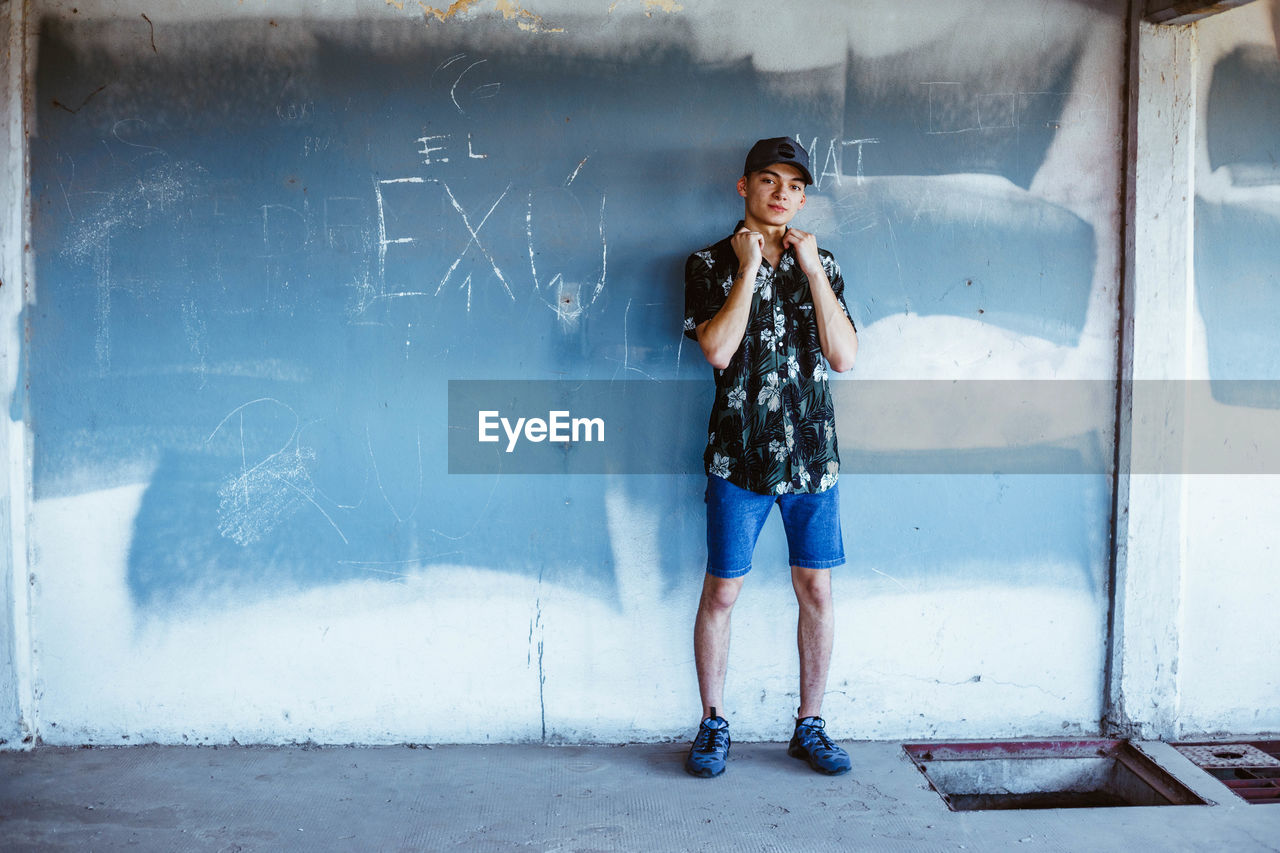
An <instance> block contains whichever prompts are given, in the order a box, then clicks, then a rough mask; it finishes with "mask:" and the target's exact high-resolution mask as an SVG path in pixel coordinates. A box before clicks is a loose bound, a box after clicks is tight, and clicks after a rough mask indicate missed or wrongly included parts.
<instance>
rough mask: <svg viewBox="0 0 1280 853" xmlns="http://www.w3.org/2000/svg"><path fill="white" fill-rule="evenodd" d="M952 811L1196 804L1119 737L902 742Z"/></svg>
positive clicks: (1184, 789) (1178, 784) (1186, 791)
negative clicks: (1108, 738) (1105, 738)
mask: <svg viewBox="0 0 1280 853" xmlns="http://www.w3.org/2000/svg"><path fill="white" fill-rule="evenodd" d="M904 749H906V751H907V755H909V756H910V757H911V760H912V761H913V762H915V765H916V767H918V768H919V769H920V771H921V772H923V773H924V774H925V776H926V778H928V780H929V784H930V785H932V786H933V789H934V790H935V791H937V792H938V793H939V794H941V795H942V799H943V800H944V801H945V802H946V804H947V807H948V808H950V809H951V810H952V811H977V810H982V809H1071V808H1098V807H1115V806H1190V805H1204V804H1205V801H1204V800H1202V799H1201V798H1200V797H1197V796H1196V795H1195V794H1193V793H1192V792H1191V790H1190V789H1188V788H1187V787H1186V786H1185V785H1183V784H1182V783H1181V782H1179V781H1178V780H1177V779H1175V778H1174V777H1173V776H1171V775H1170V774H1169V773H1167V772H1166V771H1164V770H1163V769H1161V768H1160V767H1159V765H1157V764H1156V763H1155V762H1154V761H1152V760H1151V759H1150V758H1148V757H1147V756H1146V755H1145V754H1143V753H1142V752H1141V750H1139V749H1138V748H1136V747H1135V746H1134V745H1133V744H1131V743H1129V742H1128V741H1125V740H1103V739H1095V740H1063V741H982V742H969V743H964V742H961V743H923V744H905V745H904Z"/></svg>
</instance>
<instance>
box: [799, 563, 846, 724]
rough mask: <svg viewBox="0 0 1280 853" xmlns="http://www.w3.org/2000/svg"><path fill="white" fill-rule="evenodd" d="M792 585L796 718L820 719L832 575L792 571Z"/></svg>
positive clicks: (831, 620)
mask: <svg viewBox="0 0 1280 853" xmlns="http://www.w3.org/2000/svg"><path fill="white" fill-rule="evenodd" d="M791 585H792V587H794V588H795V591H796V601H797V602H798V603H799V605H800V617H799V619H798V620H797V624H796V644H797V645H798V646H799V649H800V710H799V712H798V716H799V717H800V718H801V719H804V718H805V717H820V716H822V698H823V696H824V695H825V694H826V692H827V670H828V669H829V668H830V666H831V646H832V642H833V640H834V638H835V612H834V611H835V608H834V605H833V604H832V601H831V572H830V571H829V570H827V569H802V568H800V567H798V566H792V567H791Z"/></svg>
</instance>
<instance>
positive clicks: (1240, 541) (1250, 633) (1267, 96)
mask: <svg viewBox="0 0 1280 853" xmlns="http://www.w3.org/2000/svg"><path fill="white" fill-rule="evenodd" d="M1278 26H1280V4H1276V3H1274V2H1261V3H1255V4H1253V5H1251V6H1248V7H1245V8H1242V9H1237V10H1233V11H1231V12H1229V13H1226V14H1223V15H1220V16H1217V17H1214V18H1211V19H1208V20H1206V21H1203V22H1201V23H1200V24H1199V25H1198V29H1199V33H1198V36H1199V39H1198V40H1199V48H1200V50H1199V73H1198V75H1197V101H1198V104H1197V106H1198V108H1197V110H1196V120H1197V124H1196V134H1195V139H1196V162H1195V169H1196V176H1195V201H1196V205H1195V210H1196V222H1195V242H1194V250H1195V263H1194V269H1195V292H1194V297H1195V301H1194V310H1195V317H1196V322H1195V323H1194V324H1193V325H1192V327H1191V331H1192V335H1191V338H1190V341H1191V353H1192V355H1191V360H1190V365H1189V366H1190V375H1191V376H1192V377H1193V378H1199V379H1208V380H1210V381H1209V383H1208V385H1207V386H1199V387H1201V388H1203V389H1204V393H1203V394H1201V395H1200V398H1199V399H1197V400H1196V402H1195V405H1196V406H1197V407H1198V408H1199V409H1200V410H1202V411H1204V412H1206V413H1208V415H1207V417H1208V418H1212V419H1214V420H1217V421H1219V422H1221V423H1225V424H1230V425H1231V430H1230V435H1231V442H1232V445H1233V449H1235V450H1237V452H1241V453H1243V454H1245V455H1244V456H1243V458H1244V459H1245V460H1246V461H1247V462H1248V463H1249V464H1246V465H1245V466H1241V467H1235V466H1233V468H1234V470H1235V471H1236V474H1235V475H1234V476H1223V475H1218V476H1210V475H1206V476H1196V477H1192V478H1190V482H1189V484H1188V488H1187V499H1186V500H1187V509H1186V528H1187V531H1186V539H1187V544H1186V562H1185V570H1184V577H1183V584H1184V596H1185V600H1184V605H1183V613H1184V617H1183V618H1184V621H1183V627H1182V634H1183V636H1182V648H1183V653H1182V655H1181V661H1180V668H1179V669H1180V676H1181V708H1180V715H1179V720H1178V728H1179V730H1180V731H1183V732H1187V733H1199V732H1258V731H1273V732H1274V731H1280V701H1278V700H1277V697H1280V660H1277V659H1276V657H1275V655H1269V654H1266V653H1265V652H1262V651H1261V650H1260V649H1259V647H1258V646H1257V645H1256V638H1257V631H1258V629H1259V628H1260V627H1261V626H1263V625H1266V624H1267V623H1268V622H1270V621H1271V620H1273V619H1274V618H1275V614H1276V613H1277V612H1280V582H1278V581H1280V572H1278V571H1277V564H1276V556H1277V554H1280V530H1278V529H1277V526H1276V524H1275V523H1274V518H1275V510H1276V507H1277V506H1280V482H1278V481H1277V480H1276V478H1275V477H1274V473H1275V471H1276V467H1275V465H1274V453H1273V452H1270V446H1269V443H1268V442H1267V441H1266V440H1265V439H1263V441H1261V442H1258V441H1257V440H1256V439H1255V438H1254V437H1255V436H1275V435H1277V434H1280V411H1277V409H1278V408H1280V397H1277V395H1276V393H1275V391H1274V382H1275V380H1277V379H1280V346H1278V345H1277V343H1276V334H1275V329H1276V321H1277V319H1280V51H1278V50H1277V38H1276V33H1277V28H1278ZM1244 379H1255V380H1271V381H1270V382H1269V383H1266V384H1245V383H1235V384H1233V383H1232V382H1231V380H1244ZM1251 445H1252V449H1251ZM1250 453H1252V454H1254V455H1255V456H1256V458H1255V459H1252V460H1250V459H1249V456H1248V454H1250ZM1248 471H1266V472H1268V473H1269V474H1270V476H1268V475H1254V476H1249V475H1248V474H1247V473H1242V472H1248Z"/></svg>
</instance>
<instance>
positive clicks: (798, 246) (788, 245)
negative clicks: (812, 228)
mask: <svg viewBox="0 0 1280 853" xmlns="http://www.w3.org/2000/svg"><path fill="white" fill-rule="evenodd" d="M782 247H783V248H784V249H791V250H792V251H794V252H795V253H796V262H797V263H799V264H800V269H801V271H802V272H804V273H805V275H812V274H813V273H814V272H817V271H818V270H821V269H822V258H820V257H818V238H817V237H815V236H813V235H812V234H810V233H809V232H808V231H801V230H800V229H799V228H788V229H787V233H786V234H784V235H783V236H782Z"/></svg>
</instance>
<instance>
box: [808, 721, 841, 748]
mask: <svg viewBox="0 0 1280 853" xmlns="http://www.w3.org/2000/svg"><path fill="white" fill-rule="evenodd" d="M800 728H801V729H807V730H808V733H807V734H801V735H800V739H801V740H802V741H810V740H811V739H813V738H817V739H818V740H819V741H821V742H822V746H823V748H825V749H834V748H835V744H833V743H832V742H831V738H829V737H827V732H826V729H825V728H824V727H822V726H801V727H800ZM811 748H812V747H811Z"/></svg>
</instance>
